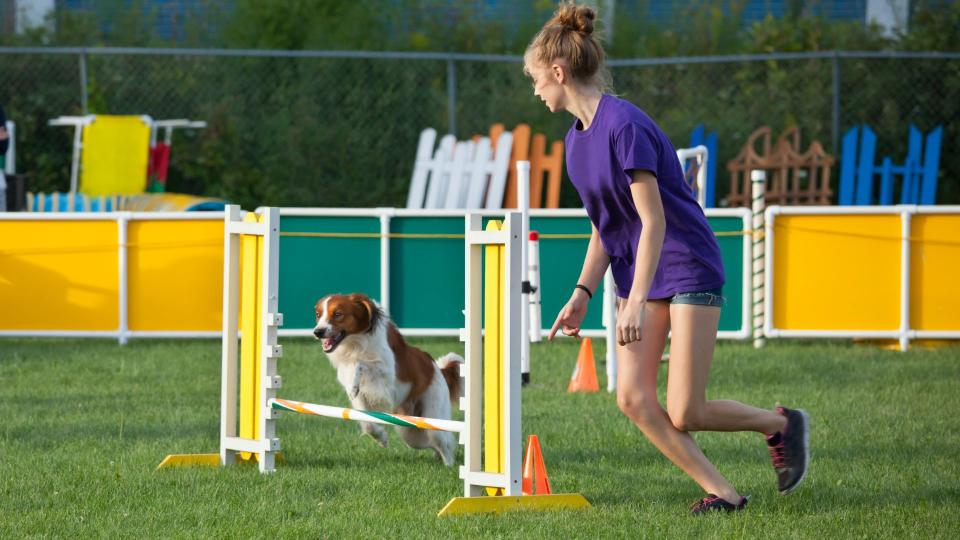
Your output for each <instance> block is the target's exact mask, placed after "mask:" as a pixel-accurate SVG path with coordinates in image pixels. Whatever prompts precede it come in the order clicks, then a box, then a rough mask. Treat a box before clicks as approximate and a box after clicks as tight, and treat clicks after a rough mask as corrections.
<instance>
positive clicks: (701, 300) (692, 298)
mask: <svg viewBox="0 0 960 540" xmlns="http://www.w3.org/2000/svg"><path fill="white" fill-rule="evenodd" d="M623 301H624V299H623V298H620V297H619V296H618V297H617V307H618V308H619V307H620V303H621V302H623ZM650 301H651V302H669V303H671V304H693V305H695V306H716V307H719V308H722V307H723V306H725V305H727V299H726V298H724V297H723V291H722V290H721V288H720V287H717V288H716V289H708V290H706V291H699V292H684V293H677V294H675V295H673V296H668V297H666V298H652V299H650Z"/></svg>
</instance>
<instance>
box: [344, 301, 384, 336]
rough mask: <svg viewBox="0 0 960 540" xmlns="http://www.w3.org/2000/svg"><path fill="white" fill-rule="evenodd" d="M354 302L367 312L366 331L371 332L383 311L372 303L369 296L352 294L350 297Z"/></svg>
mask: <svg viewBox="0 0 960 540" xmlns="http://www.w3.org/2000/svg"><path fill="white" fill-rule="evenodd" d="M351 300H353V302H354V303H357V304H360V305H361V306H363V308H364V309H365V310H366V312H367V317H368V320H369V323H368V325H367V332H373V330H374V329H375V328H376V327H377V325H378V324H379V323H380V318H381V317H382V316H383V311H381V310H380V308H379V307H377V305H376V304H374V303H373V300H370V298H369V297H367V296H366V295H363V294H354V295H352V297H351Z"/></svg>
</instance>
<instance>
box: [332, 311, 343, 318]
mask: <svg viewBox="0 0 960 540" xmlns="http://www.w3.org/2000/svg"><path fill="white" fill-rule="evenodd" d="M340 317H343V312H342V311H334V312H333V318H334V319H339V318H340Z"/></svg>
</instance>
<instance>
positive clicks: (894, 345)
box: [853, 338, 960, 351]
mask: <svg viewBox="0 0 960 540" xmlns="http://www.w3.org/2000/svg"><path fill="white" fill-rule="evenodd" d="M853 342H854V343H855V344H857V345H870V346H873V347H879V348H881V349H884V350H887V351H898V350H900V341H899V340H896V339H862V338H854V340H853ZM958 343H960V342H958V341H957V340H950V339H911V340H910V348H911V349H918V348H920V349H927V350H933V349H939V348H941V347H950V346H952V345H957V344H958Z"/></svg>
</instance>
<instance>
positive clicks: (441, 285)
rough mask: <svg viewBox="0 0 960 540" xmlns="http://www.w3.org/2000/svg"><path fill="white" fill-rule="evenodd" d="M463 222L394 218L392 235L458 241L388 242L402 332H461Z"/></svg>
mask: <svg viewBox="0 0 960 540" xmlns="http://www.w3.org/2000/svg"><path fill="white" fill-rule="evenodd" d="M464 224H465V221H464V218H463V217H462V216H456V217H394V218H392V219H391V220H390V229H391V231H390V232H391V233H393V234H453V235H457V237H456V238H391V239H390V315H391V316H392V317H393V320H394V321H395V322H396V323H397V326H399V327H400V328H438V329H439V328H463V302H464V272H465V270H464V266H463V265H464V258H465V256H464V253H465V251H464V245H463V231H464V226H465V225H464Z"/></svg>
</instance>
